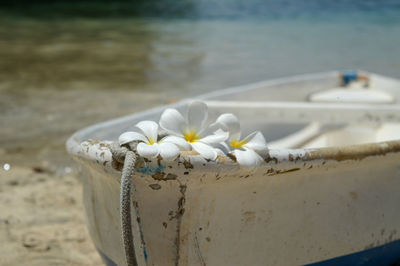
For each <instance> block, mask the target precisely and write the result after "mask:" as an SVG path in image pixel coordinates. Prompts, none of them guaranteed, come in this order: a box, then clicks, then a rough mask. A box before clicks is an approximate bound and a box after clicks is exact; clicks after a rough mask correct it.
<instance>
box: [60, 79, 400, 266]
mask: <svg viewBox="0 0 400 266" xmlns="http://www.w3.org/2000/svg"><path fill="white" fill-rule="evenodd" d="M367 75H368V78H365V77H366V74H363V75H360V74H344V75H343V74H340V73H339V72H327V73H318V74H312V75H302V76H295V77H290V78H282V79H277V80H271V81H265V82H260V83H256V84H251V85H247V86H241V87H236V88H229V89H226V90H221V91H216V92H213V93H209V94H206V95H202V96H199V97H196V99H199V100H202V101H204V102H205V103H207V105H208V106H209V113H210V116H211V117H214V118H216V117H217V116H218V115H219V114H221V113H226V112H231V113H234V114H235V115H236V116H237V117H238V118H239V119H240V120H241V122H242V127H243V129H244V131H245V132H244V133H246V132H250V131H254V130H260V131H262V133H263V134H264V136H265V137H266V139H267V142H268V143H269V151H268V154H267V155H266V156H265V157H264V160H265V162H266V163H265V164H264V165H262V166H259V167H257V168H256V169H255V170H253V171H248V170H246V169H242V168H240V167H239V166H238V164H237V163H236V162H235V161H233V160H232V159H231V158H229V157H226V156H219V157H218V159H217V160H216V161H207V160H204V159H203V158H201V157H200V156H199V155H195V154H193V153H182V154H181V156H180V157H179V158H178V159H176V160H175V161H172V162H164V161H159V160H146V163H145V164H142V165H141V166H140V167H138V169H137V171H136V172H135V173H134V176H133V177H132V182H133V185H134V190H133V194H132V197H133V200H132V206H131V208H132V211H131V215H132V217H133V219H132V224H131V226H132V230H133V241H134V251H135V252H133V253H134V254H135V260H136V261H137V264H138V265H300V264H313V263H315V264H316V265H397V264H395V263H400V211H399V210H400V207H399V206H400V104H399V103H400V82H399V80H396V79H392V78H388V77H384V76H380V75H376V74H367ZM360 77H361V78H360ZM191 100H193V99H186V100H183V101H180V102H177V103H175V104H172V105H169V106H163V107H159V108H155V109H151V110H148V111H145V112H141V113H137V114H132V115H129V116H126V117H122V118H119V119H115V120H111V121H108V122H104V123H100V124H96V125H94V126H91V127H88V128H85V129H83V130H81V131H78V132H77V133H75V134H74V135H73V136H72V137H71V138H70V139H69V140H68V142H67V149H68V151H69V153H70V154H71V155H72V156H73V157H74V158H75V159H76V161H78V162H79V164H80V165H82V167H81V169H82V181H83V195H84V205H85V209H86V216H87V225H88V229H89V232H90V235H91V237H92V239H93V242H94V244H95V246H96V248H97V249H98V251H99V252H100V254H101V255H102V257H103V259H104V260H105V262H106V263H107V264H108V265H115V264H117V265H125V264H126V258H125V254H124V246H123V241H122V238H121V221H120V178H121V172H120V171H118V170H115V169H114V168H113V167H112V166H113V165H114V166H115V162H114V163H113V162H112V161H113V158H112V154H111V152H110V143H111V141H115V140H117V139H118V136H119V135H120V134H121V133H123V132H125V131H128V130H129V129H130V128H132V126H133V125H135V124H136V123H137V122H139V121H142V120H154V121H158V119H159V118H160V115H161V113H162V112H163V111H164V109H165V108H166V107H173V108H176V109H178V110H181V111H182V110H184V109H185V108H186V106H187V105H188V103H189V102H190V101H191Z"/></svg>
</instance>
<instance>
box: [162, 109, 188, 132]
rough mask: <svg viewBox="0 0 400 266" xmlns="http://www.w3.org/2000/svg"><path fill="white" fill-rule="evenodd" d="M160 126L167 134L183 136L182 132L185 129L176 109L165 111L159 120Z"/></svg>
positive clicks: (183, 121) (182, 119)
mask: <svg viewBox="0 0 400 266" xmlns="http://www.w3.org/2000/svg"><path fill="white" fill-rule="evenodd" d="M160 126H161V127H162V128H163V129H164V130H165V131H167V132H168V133H169V134H173V135H177V136H183V135H182V132H183V130H184V129H185V127H186V122H185V119H184V118H183V116H182V115H181V113H179V112H178V111H177V110H176V109H171V108H169V109H166V110H165V111H164V112H163V113H162V115H161V118H160Z"/></svg>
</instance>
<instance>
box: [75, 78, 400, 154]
mask: <svg viewBox="0 0 400 266" xmlns="http://www.w3.org/2000/svg"><path fill="white" fill-rule="evenodd" d="M192 100H202V101H204V102H206V103H207V105H208V107H209V118H210V121H212V120H214V121H215V119H216V117H217V116H218V115H220V114H222V113H233V114H235V115H236V116H237V117H238V118H239V120H240V122H241V129H242V133H243V135H245V136H246V135H247V134H248V133H250V132H253V131H255V130H259V131H261V132H262V133H263V134H264V136H265V138H266V140H267V142H268V144H269V147H270V148H274V149H279V148H301V147H303V148H318V147H330V146H346V145H355V144H364V143H371V142H382V141H389V140H396V139H400V104H399V102H400V81H399V80H396V79H392V78H388V77H384V76H380V75H376V74H372V73H371V74H370V73H366V72H361V71H350V72H338V71H332V72H326V73H318V74H311V75H301V76H295V77H291V78H282V79H277V80H271V81H265V82H259V83H255V84H250V85H246V86H240V87H235V88H229V89H225V90H217V91H215V92H212V93H208V94H205V95H201V96H199V97H195V98H192V99H187V100H183V101H180V102H178V103H175V104H172V105H170V106H163V107H160V108H155V109H151V110H149V111H145V112H142V113H138V114H133V115H130V116H126V117H122V118H119V119H115V120H112V121H109V122H105V123H101V124H97V125H95V126H92V127H89V128H87V129H84V130H82V131H80V132H78V133H77V134H76V135H75V136H74V140H75V141H77V142H81V141H83V140H87V139H100V140H116V139H117V138H118V136H119V135H120V134H121V133H123V132H125V131H129V130H131V129H132V128H133V126H134V125H135V124H136V123H137V122H139V121H142V120H154V121H158V120H159V117H160V115H161V113H162V112H163V111H164V110H165V108H168V107H169V108H176V109H178V110H179V111H182V112H184V110H185V109H186V107H187V104H188V103H189V102H190V101H192Z"/></svg>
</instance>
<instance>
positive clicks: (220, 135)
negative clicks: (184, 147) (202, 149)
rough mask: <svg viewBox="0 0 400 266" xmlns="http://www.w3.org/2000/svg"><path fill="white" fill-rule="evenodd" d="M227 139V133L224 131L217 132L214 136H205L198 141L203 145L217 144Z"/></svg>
mask: <svg viewBox="0 0 400 266" xmlns="http://www.w3.org/2000/svg"><path fill="white" fill-rule="evenodd" d="M228 137H229V133H228V132H225V131H222V130H220V131H217V132H216V134H214V135H209V136H206V137H204V138H202V139H199V140H198V141H200V142H203V143H205V144H217V143H221V142H223V141H225V140H227V139H228Z"/></svg>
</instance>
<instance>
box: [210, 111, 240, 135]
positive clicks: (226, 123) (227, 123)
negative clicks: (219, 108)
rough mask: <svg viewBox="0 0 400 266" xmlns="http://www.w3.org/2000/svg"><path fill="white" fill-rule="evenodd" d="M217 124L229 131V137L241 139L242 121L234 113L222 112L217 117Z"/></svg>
mask: <svg viewBox="0 0 400 266" xmlns="http://www.w3.org/2000/svg"><path fill="white" fill-rule="evenodd" d="M216 123H217V124H219V125H221V127H222V129H223V130H225V131H228V132H229V139H230V140H234V139H240V122H239V119H238V118H237V117H236V116H235V115H233V114H222V115H220V116H219V117H218V118H217V121H216Z"/></svg>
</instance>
